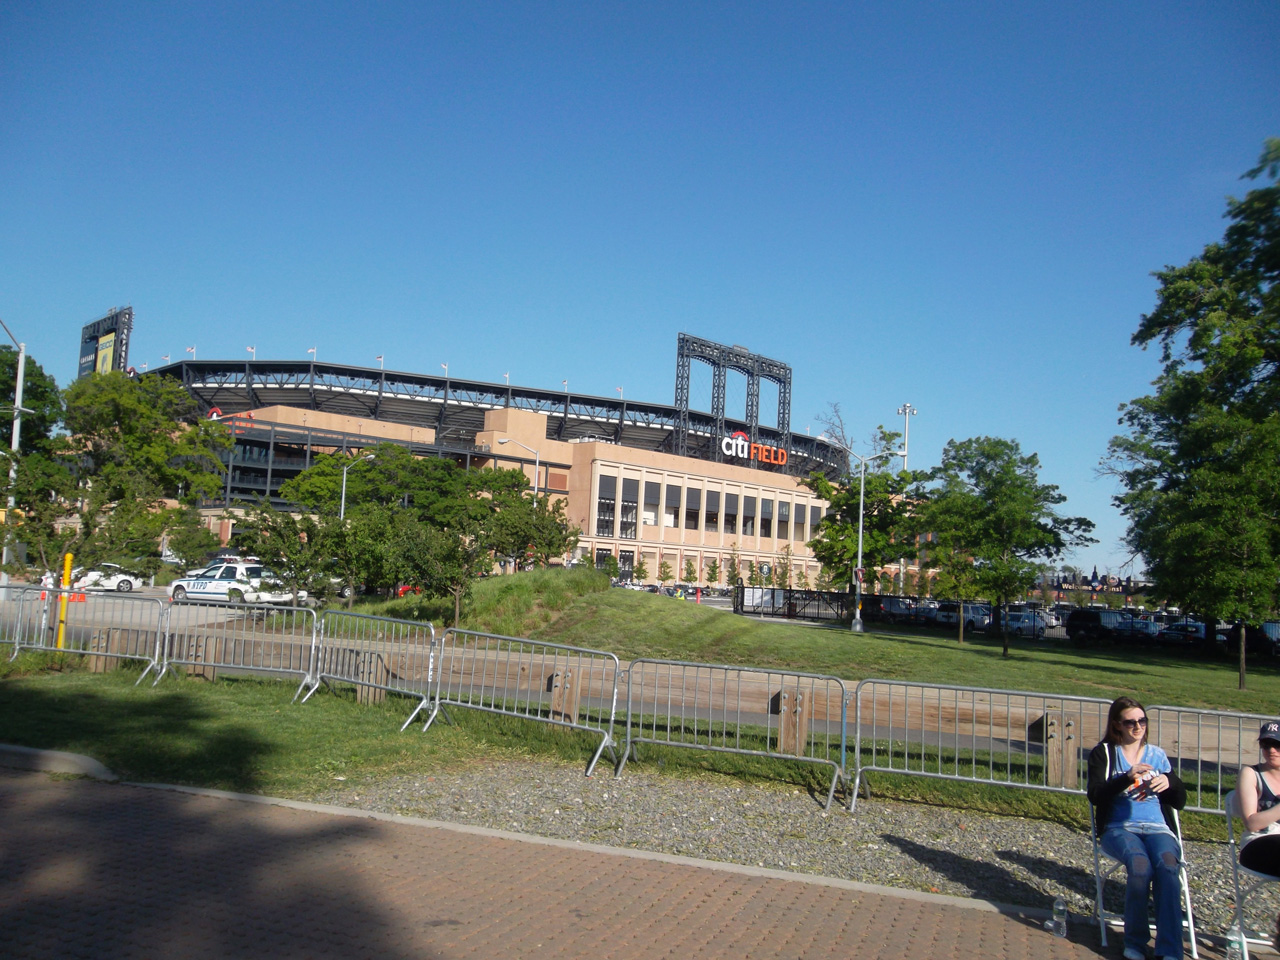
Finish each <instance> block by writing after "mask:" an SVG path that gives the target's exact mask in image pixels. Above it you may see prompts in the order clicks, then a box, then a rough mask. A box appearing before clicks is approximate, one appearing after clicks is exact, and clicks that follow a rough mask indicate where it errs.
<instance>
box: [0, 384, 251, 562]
mask: <svg viewBox="0 0 1280 960" xmlns="http://www.w3.org/2000/svg"><path fill="white" fill-rule="evenodd" d="M62 404H63V425H64V427H65V430H66V432H65V433H64V434H59V435H56V436H54V437H52V438H50V439H49V440H48V442H47V443H44V444H42V445H40V446H38V447H37V448H36V449H35V450H33V451H32V452H31V453H28V454H24V455H22V456H21V457H20V458H19V461H18V464H17V477H16V482H15V484H14V496H15V500H16V501H17V506H18V510H17V511H16V512H15V515H14V517H12V518H10V522H11V523H12V524H13V525H14V526H13V530H12V533H13V535H14V536H15V537H17V538H18V539H20V540H21V541H23V542H24V543H25V544H26V545H27V549H28V555H29V556H30V555H34V556H35V557H37V558H38V559H39V562H40V564H41V565H42V566H43V567H44V568H45V569H51V568H54V567H56V565H57V562H58V556H59V554H61V553H62V552H64V551H70V552H72V553H74V554H75V555H76V558H77V562H78V563H79V564H80V565H82V566H85V567H89V566H92V565H94V564H97V563H100V562H102V561H112V562H115V563H119V564H121V565H122V566H125V567H127V568H132V569H135V570H137V571H138V572H140V573H150V572H154V570H155V568H156V567H157V566H158V565H159V562H160V559H159V558H160V547H159V544H160V538H161V536H162V535H163V534H164V532H165V531H166V530H167V529H169V528H170V527H171V526H173V525H174V524H177V523H179V522H180V521H181V517H180V511H179V509H178V508H177V507H175V506H174V504H175V503H188V504H190V503H194V502H196V501H197V500H198V499H200V498H201V497H209V496H213V495H215V494H216V493H217V492H218V491H219V489H220V488H221V483H222V480H221V478H222V472H223V467H222V463H221V460H220V451H221V450H223V449H226V448H227V447H229V446H230V445H231V442H232V441H231V437H230V435H229V434H228V433H227V431H226V428H225V427H224V426H222V425H221V424H217V423H211V422H209V421H207V420H205V419H203V418H202V417H200V416H199V413H198V411H197V409H196V405H195V402H194V401H193V400H192V399H191V397H190V396H189V395H188V394H187V393H186V391H185V390H183V388H182V387H181V385H179V384H177V383H175V382H174V381H172V380H169V379H167V378H162V377H157V376H154V375H153V376H144V377H141V378H133V377H128V376H126V375H124V374H123V373H119V372H113V373H106V374H93V375H91V376H88V377H83V378H81V379H79V380H76V381H75V382H74V383H73V384H71V386H70V387H68V388H67V389H66V391H64V393H63V395H62ZM24 405H26V401H25V400H24ZM24 435H25V428H24Z"/></svg>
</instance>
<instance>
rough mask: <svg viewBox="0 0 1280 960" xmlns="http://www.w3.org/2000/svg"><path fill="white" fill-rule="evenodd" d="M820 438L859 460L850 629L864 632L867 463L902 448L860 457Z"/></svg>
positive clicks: (832, 441) (844, 447) (855, 631)
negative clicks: (863, 600)
mask: <svg viewBox="0 0 1280 960" xmlns="http://www.w3.org/2000/svg"><path fill="white" fill-rule="evenodd" d="M818 439H819V440H825V441H827V442H828V443H833V444H835V445H836V446H837V447H839V448H840V449H841V450H843V451H844V452H845V454H846V455H847V456H850V457H853V459H855V460H857V461H858V560H857V566H856V567H855V568H854V571H853V581H854V583H853V589H854V597H855V599H854V607H853V620H852V622H851V623H850V624H849V629H850V630H852V631H853V632H854V633H862V520H863V513H864V510H865V504H866V498H867V464H868V463H870V462H871V461H872V460H879V459H881V458H882V457H901V456H902V455H903V452H902V451H901V450H898V451H893V450H882V451H880V452H879V453H873V454H872V455H871V456H869V457H860V456H858V455H857V454H856V453H854V452H853V451H852V450H850V449H849V448H848V447H846V446H845V445H844V444H843V443H841V442H840V441H839V440H833V439H832V438H831V437H828V436H827V435H826V434H821V435H820V436H819V437H818Z"/></svg>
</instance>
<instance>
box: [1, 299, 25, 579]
mask: <svg viewBox="0 0 1280 960" xmlns="http://www.w3.org/2000/svg"><path fill="white" fill-rule="evenodd" d="M0 326H3V327H4V332H5V333H7V334H9V339H10V340H12V341H13V344H14V346H16V347H17V348H18V366H17V367H16V369H15V370H14V391H13V434H12V439H11V440H10V441H9V454H10V456H9V512H8V513H6V514H5V522H6V523H7V522H8V521H9V519H10V516H11V514H12V513H13V507H14V504H15V503H16V502H17V501H16V498H15V497H14V495H13V485H14V482H15V481H16V480H17V476H18V447H19V446H21V443H22V415H23V414H24V413H30V412H31V411H30V410H24V409H23V408H22V382H23V380H24V378H25V377H26V372H27V345H26V344H25V343H19V342H18V339H17V337H15V336H14V335H13V333H12V332H10V330H9V325H8V324H6V323H5V322H4V321H3V320H0ZM12 554H13V551H12V550H11V549H10V547H9V531H8V530H7V529H6V530H5V533H4V555H3V558H2V559H3V562H4V564H5V569H0V586H7V585H8V583H9V571H8V569H7V567H8V564H9V563H10V561H11V560H12V559H13V555H12ZM4 599H8V597H7V596H6V597H5V598H4Z"/></svg>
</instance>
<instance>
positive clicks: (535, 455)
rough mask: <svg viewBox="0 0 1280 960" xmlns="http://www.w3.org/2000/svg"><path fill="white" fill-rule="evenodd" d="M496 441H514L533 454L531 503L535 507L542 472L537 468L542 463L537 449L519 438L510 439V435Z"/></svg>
mask: <svg viewBox="0 0 1280 960" xmlns="http://www.w3.org/2000/svg"><path fill="white" fill-rule="evenodd" d="M498 442H499V443H514V444H515V445H516V446H517V447H524V448H525V449H526V450H528V451H529V452H530V453H532V454H533V505H534V506H535V507H536V506H537V505H538V481H539V480H540V479H541V477H542V473H541V471H540V469H539V467H540V465H541V463H542V460H541V457H540V456H539V454H538V451H537V450H535V449H533V447H529V446H525V445H524V444H523V443H521V442H520V441H519V440H512V439H511V438H510V437H503V438H502V439H500V440H499V441H498Z"/></svg>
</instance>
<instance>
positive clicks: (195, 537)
mask: <svg viewBox="0 0 1280 960" xmlns="http://www.w3.org/2000/svg"><path fill="white" fill-rule="evenodd" d="M165 548H167V549H168V551H169V552H170V553H171V554H173V555H174V556H175V557H177V558H178V560H179V561H180V562H181V563H182V564H183V565H184V566H188V567H193V566H195V565H196V564H198V563H200V562H201V561H203V560H204V559H205V558H206V557H208V556H209V555H210V554H211V553H213V552H214V551H215V550H217V549H218V538H217V537H216V536H214V534H213V531H212V530H210V529H209V528H208V527H206V526H204V524H202V523H201V522H200V514H199V513H198V512H197V511H196V509H195V507H186V508H182V509H179V510H174V511H172V512H171V513H170V514H169V522H168V525H167V526H166V527H165V533H164V541H163V545H162V549H165Z"/></svg>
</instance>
